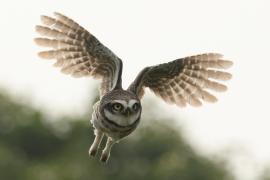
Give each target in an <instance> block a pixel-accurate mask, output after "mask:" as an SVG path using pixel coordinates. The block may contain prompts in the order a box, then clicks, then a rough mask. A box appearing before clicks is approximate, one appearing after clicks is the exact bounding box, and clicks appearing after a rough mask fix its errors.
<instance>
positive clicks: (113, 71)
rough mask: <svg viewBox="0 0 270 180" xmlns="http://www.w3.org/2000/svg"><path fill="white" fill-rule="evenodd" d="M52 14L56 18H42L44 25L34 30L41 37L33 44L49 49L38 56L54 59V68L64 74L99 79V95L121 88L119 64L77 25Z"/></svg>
mask: <svg viewBox="0 0 270 180" xmlns="http://www.w3.org/2000/svg"><path fill="white" fill-rule="evenodd" d="M54 15H55V18H52V17H48V16H41V22H42V24H43V26H39V25H38V26H36V31H37V32H38V33H39V34H40V35H41V36H43V37H41V38H35V42H36V43H37V44H38V45H40V46H45V47H49V48H52V49H51V50H48V51H42V52H39V54H38V55H39V56H40V57H41V58H44V59H56V60H57V61H56V62H55V64H54V65H55V66H56V67H60V68H61V71H62V72H63V73H65V74H70V75H72V76H73V77H82V76H92V77H94V78H99V79H101V81H102V82H101V87H100V94H101V96H102V95H104V94H105V93H106V92H108V91H110V90H111V89H114V88H116V87H120V86H121V74H122V61H121V60H120V59H119V58H118V57H117V56H116V55H115V54H114V53H113V52H112V51H110V50H109V49H108V48H107V47H105V46H104V45H102V44H101V43H100V42H99V41H98V39H96V38H95V36H93V35H92V34H91V33H89V32H88V31H87V30H85V29H84V28H83V27H81V26H80V25H79V24H77V23H76V22H74V21H73V20H71V19H69V18H68V17H66V16H64V15H62V14H60V13H54Z"/></svg>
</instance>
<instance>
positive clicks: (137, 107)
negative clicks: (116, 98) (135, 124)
mask: <svg viewBox="0 0 270 180" xmlns="http://www.w3.org/2000/svg"><path fill="white" fill-rule="evenodd" d="M132 109H133V111H137V110H138V109H139V103H134V104H133V106H132Z"/></svg>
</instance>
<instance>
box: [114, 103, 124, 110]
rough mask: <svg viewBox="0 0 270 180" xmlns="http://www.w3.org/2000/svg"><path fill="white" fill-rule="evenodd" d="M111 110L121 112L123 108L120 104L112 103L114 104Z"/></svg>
mask: <svg viewBox="0 0 270 180" xmlns="http://www.w3.org/2000/svg"><path fill="white" fill-rule="evenodd" d="M112 108H113V110H115V111H121V110H122V109H123V106H122V104H120V103H114V104H113V105H112Z"/></svg>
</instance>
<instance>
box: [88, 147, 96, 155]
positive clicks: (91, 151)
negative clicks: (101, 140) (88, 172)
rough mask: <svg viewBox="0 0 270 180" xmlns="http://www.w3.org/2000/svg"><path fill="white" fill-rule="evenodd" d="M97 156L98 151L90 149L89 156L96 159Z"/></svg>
mask: <svg viewBox="0 0 270 180" xmlns="http://www.w3.org/2000/svg"><path fill="white" fill-rule="evenodd" d="M96 155H97V149H92V148H90V150H89V156H93V157H95V156H96Z"/></svg>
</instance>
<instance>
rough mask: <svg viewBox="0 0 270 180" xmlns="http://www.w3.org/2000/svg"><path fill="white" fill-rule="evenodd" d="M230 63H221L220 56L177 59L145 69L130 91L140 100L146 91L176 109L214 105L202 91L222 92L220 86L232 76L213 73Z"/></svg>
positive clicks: (214, 98)
mask: <svg viewBox="0 0 270 180" xmlns="http://www.w3.org/2000/svg"><path fill="white" fill-rule="evenodd" d="M232 64H233V63H232V62H231V61H228V60H222V55H221V54H215V53H209V54H200V55H196V56H190V57H185V58H181V59H177V60H174V61H171V62H168V63H164V64H159V65H156V66H151V67H146V68H144V69H143V70H142V71H141V72H140V73H139V75H138V76H137V78H136V79H135V81H134V82H133V83H132V84H131V85H130V86H129V90H130V91H132V92H134V93H136V94H137V95H138V96H139V97H140V98H141V97H142V96H143V94H144V88H145V87H148V88H150V90H152V91H153V92H154V93H155V94H156V95H157V96H159V97H161V98H162V99H163V100H164V101H165V102H167V103H172V104H177V105H178V106H181V107H183V106H186V104H187V103H188V104H190V105H192V106H200V105H201V104H202V103H201V100H204V101H207V102H216V101H217V98H216V97H215V96H214V95H212V94H210V93H209V92H208V91H206V90H205V89H210V90H214V91H225V90H227V87H226V86H225V85H223V84H221V83H219V82H215V81H212V80H211V79H214V80H221V81H226V80H229V79H231V77H232V76H231V74H230V73H227V72H224V71H217V70H215V69H227V68H229V67H230V66H232Z"/></svg>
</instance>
